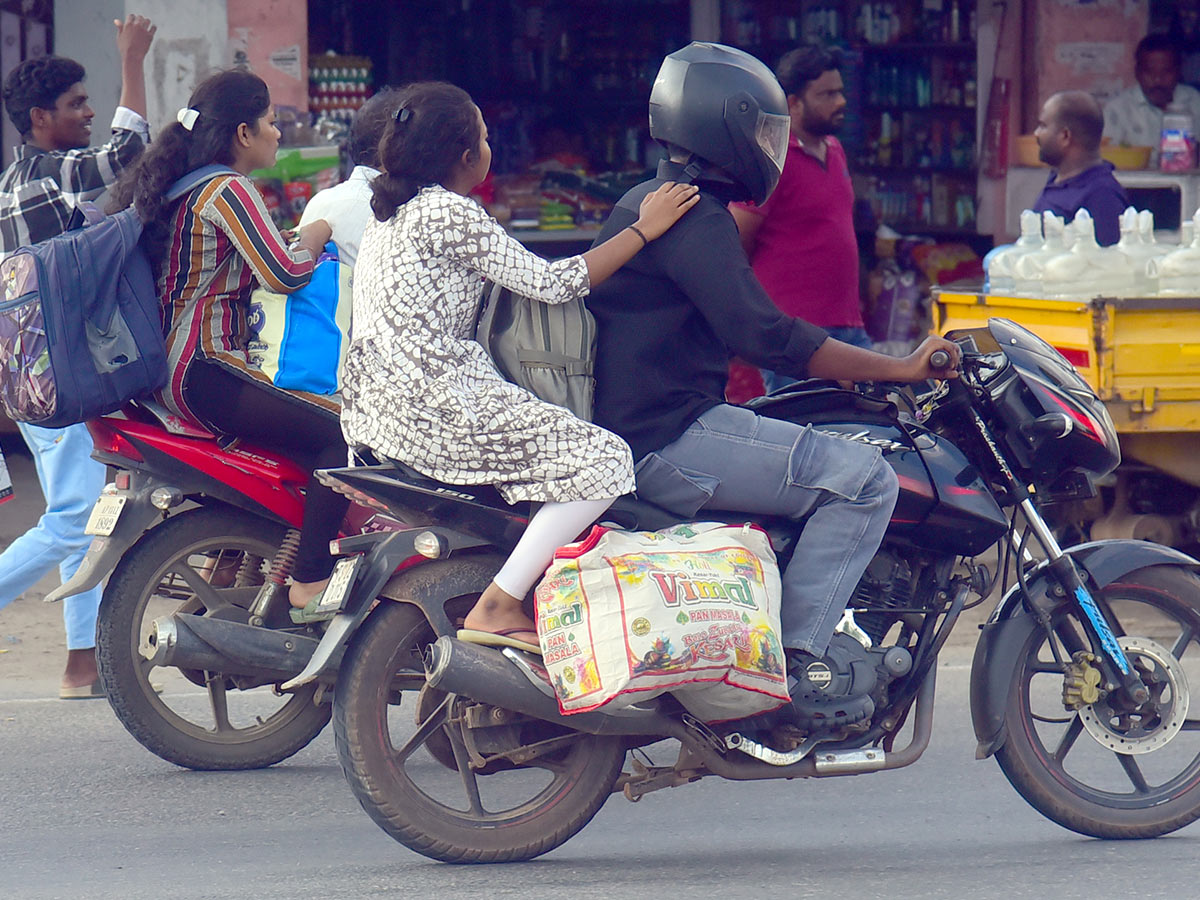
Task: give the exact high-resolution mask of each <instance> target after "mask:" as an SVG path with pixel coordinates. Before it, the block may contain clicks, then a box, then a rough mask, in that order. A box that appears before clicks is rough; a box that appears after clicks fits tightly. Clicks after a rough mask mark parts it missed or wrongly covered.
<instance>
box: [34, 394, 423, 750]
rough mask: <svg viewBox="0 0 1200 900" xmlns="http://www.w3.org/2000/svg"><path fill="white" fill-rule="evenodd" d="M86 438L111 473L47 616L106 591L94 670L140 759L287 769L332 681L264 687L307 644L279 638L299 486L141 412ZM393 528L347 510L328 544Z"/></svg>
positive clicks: (309, 628) (315, 636)
mask: <svg viewBox="0 0 1200 900" xmlns="http://www.w3.org/2000/svg"><path fill="white" fill-rule="evenodd" d="M88 428H89V430H90V431H91V433H92V438H93V440H94V442H95V452H94V453H93V456H94V457H95V458H96V459H98V460H100V461H101V462H104V463H106V464H107V465H109V466H111V467H113V468H114V469H115V470H116V472H115V476H114V477H113V478H112V480H111V481H110V483H109V484H107V485H106V486H105V488H104V490H103V492H102V494H101V496H100V497H99V499H98V500H97V502H96V506H95V508H94V509H93V512H92V515H91V518H90V521H89V522H88V526H87V531H88V533H89V534H92V535H94V539H93V542H92V546H91V547H90V549H89V550H88V553H87V555H86V557H85V558H84V561H83V563H82V564H81V565H80V567H79V570H78V572H77V573H76V574H75V576H74V577H73V578H72V579H71V580H70V581H69V582H67V584H65V585H63V586H62V587H61V588H59V589H58V590H56V591H54V592H53V593H52V594H50V596H48V597H47V600H57V599H61V598H62V597H65V596H70V595H72V594H76V593H79V592H81V591H84V590H87V589H88V588H91V587H94V586H95V585H97V584H99V583H100V581H101V580H103V579H104V578H105V576H109V580H108V585H107V587H106V588H105V590H104V595H103V600H102V601H101V604H100V613H99V618H98V624H97V640H96V656H97V662H98V664H99V668H100V675H101V679H102V683H103V685H104V690H105V693H106V695H107V696H108V700H109V702H110V703H111V704H112V708H113V710H114V711H115V712H116V714H117V717H118V718H119V719H120V720H121V722H122V724H123V725H124V726H125V727H126V728H127V729H128V730H129V732H130V733H131V734H132V735H133V736H134V737H135V738H137V740H138V741H140V742H141V743H142V744H143V745H144V746H145V747H146V748H148V749H149V750H150V751H151V752H153V753H155V754H157V755H158V756H160V757H162V758H163V759H165V760H167V761H169V762H172V763H175V764H177V765H180V766H185V767H188V768H192V769H250V768H259V767H262V766H269V765H272V764H274V763H277V762H279V761H280V760H283V759H286V758H287V757H289V756H291V755H292V754H294V753H296V752H297V751H298V750H300V749H301V748H303V747H304V746H306V745H307V744H308V743H309V742H310V741H311V740H312V739H313V738H314V737H316V736H317V734H319V733H320V732H321V729H323V728H324V727H325V724H326V723H327V722H328V721H329V715H330V707H329V697H328V687H329V685H330V684H332V681H333V678H334V677H335V675H336V665H334V666H329V667H327V668H326V672H327V673H328V674H327V675H326V676H325V677H323V679H321V680H316V681H313V682H311V683H309V684H306V685H304V686H303V687H300V688H298V689H296V690H294V691H291V692H283V691H281V690H279V689H278V687H277V685H279V684H280V683H281V682H284V681H287V680H288V679H290V678H293V677H295V676H296V675H297V674H299V673H300V672H301V671H302V670H303V669H304V667H305V665H306V664H307V663H308V661H309V658H310V657H311V656H312V653H313V651H314V650H315V649H316V647H317V644H318V641H319V638H320V636H321V631H320V626H319V625H297V624H294V623H293V622H292V620H291V618H290V615H289V613H290V609H291V606H290V604H289V603H288V597H287V581H288V576H289V574H290V572H291V568H292V565H293V563H294V562H295V558H296V548H297V544H298V542H299V538H300V533H299V528H300V520H301V516H302V514H303V510H304V491H303V489H304V486H305V484H306V483H307V481H308V473H307V472H306V471H304V470H303V469H302V468H301V467H300V466H298V465H297V464H295V463H294V462H292V461H291V460H290V459H287V458H285V457H283V456H281V455H280V454H278V453H276V452H274V451H272V450H269V449H267V448H265V447H260V446H254V445H251V444H248V443H244V442H241V441H234V442H233V443H232V444H222V443H220V442H218V440H217V439H216V438H214V437H213V436H212V435H210V434H208V433H207V432H204V431H202V430H199V429H196V428H194V427H191V426H189V425H187V424H186V423H184V422H181V421H180V420H179V418H178V417H176V416H173V415H171V414H170V413H168V412H167V410H165V409H164V408H162V407H160V406H157V405H155V404H152V403H147V402H139V403H135V404H131V405H129V406H127V407H126V408H125V409H123V410H122V411H121V412H120V413H117V414H114V415H110V416H105V417H103V418H99V419H95V420H93V421H91V422H89V423H88ZM364 497H365V495H364ZM359 499H362V498H359ZM372 502H373V505H375V506H376V507H379V506H381V505H380V504H378V503H377V502H375V501H372ZM403 528H404V526H403V525H402V524H401V523H400V522H399V521H397V520H396V519H395V518H394V517H392V516H391V515H388V514H386V513H385V512H382V511H379V510H378V509H371V508H369V507H368V506H365V505H359V504H356V503H352V504H351V505H350V508H349V511H348V512H347V515H346V518H345V521H344V522H343V524H342V534H343V535H358V534H363V533H369V532H375V531H384V530H387V531H395V530H402V529H403ZM110 573H111V575H110ZM217 648H220V649H217ZM170 670H177V671H178V672H179V673H181V674H182V676H183V678H184V679H187V681H186V682H185V681H183V680H181V679H180V678H179V677H178V675H175V674H173V672H172V671H170ZM187 682H191V683H193V684H195V685H197V686H199V687H201V688H203V689H204V692H205V693H206V694H207V698H206V699H204V698H202V697H201V696H200V694H199V692H197V691H195V690H194V689H192V690H188V688H189V687H190V685H188V684H187Z"/></svg>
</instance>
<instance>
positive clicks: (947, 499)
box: [812, 421, 1008, 556]
mask: <svg viewBox="0 0 1200 900" xmlns="http://www.w3.org/2000/svg"><path fill="white" fill-rule="evenodd" d="M812 427H813V430H814V431H819V432H822V433H825V434H829V435H830V436H833V437H838V438H841V439H842V440H851V441H857V442H860V443H864V444H870V445H872V446H875V447H878V448H879V449H880V450H881V451H882V452H883V458H884V459H885V460H886V461H887V463H888V464H889V465H890V466H891V467H892V469H893V471H895V473H896V478H897V479H898V480H899V482H900V493H899V496H898V497H897V499H896V509H895V511H894V512H893V513H892V522H891V526H890V527H889V532H890V533H891V534H893V535H896V536H903V537H904V538H905V539H907V540H910V541H912V543H914V544H916V545H918V546H922V547H929V548H931V549H935V550H939V551H942V552H945V551H947V550H948V551H950V552H952V553H956V554H959V555H962V556H974V555H975V554H977V553H982V552H983V551H984V550H986V549H987V548H988V547H990V546H991V545H992V544H994V543H996V541H998V540H999V539H1000V538H1001V537H1003V536H1004V532H1005V531H1007V530H1008V520H1007V519H1006V518H1005V516H1004V512H1003V511H1002V510H1001V509H1000V506H999V505H998V504H997V503H996V500H995V498H994V497H993V496H992V492H991V491H990V490H989V489H988V487H987V485H986V484H985V483H984V481H983V479H982V478H981V477H980V474H979V470H978V469H976V468H975V466H973V465H971V463H970V462H969V461H968V460H967V458H966V456H964V455H963V453H962V451H960V450H959V449H958V448H957V447H955V446H954V445H953V444H952V443H950V442H949V441H948V440H946V439H945V438H942V437H939V436H938V435H936V434H933V433H932V432H928V431H923V430H918V429H915V428H914V429H912V430H911V431H906V430H905V429H904V428H902V427H900V426H899V425H882V424H875V423H864V422H850V421H847V422H824V423H821V424H819V425H813V426H812Z"/></svg>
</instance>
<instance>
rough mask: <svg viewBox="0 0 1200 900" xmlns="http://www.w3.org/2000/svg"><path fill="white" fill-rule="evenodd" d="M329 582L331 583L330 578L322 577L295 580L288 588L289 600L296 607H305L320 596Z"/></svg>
mask: <svg viewBox="0 0 1200 900" xmlns="http://www.w3.org/2000/svg"><path fill="white" fill-rule="evenodd" d="M327 584H329V579H328V578H322V579H321V580H320V581H293V582H292V584H291V586H290V587H289V588H288V602H289V603H291V604H292V606H294V607H295V608H296V609H304V607H306V606H308V604H309V603H311V602H312V601H313V600H314V599H315V598H316V597H318V596H320V593H321V591H323V590H325V585H327Z"/></svg>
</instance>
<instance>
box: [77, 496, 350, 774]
mask: <svg viewBox="0 0 1200 900" xmlns="http://www.w3.org/2000/svg"><path fill="white" fill-rule="evenodd" d="M284 534H285V529H284V528H283V526H281V525H276V524H274V523H272V522H268V521H266V520H264V519H261V518H258V517H256V516H251V515H249V514H247V513H242V512H240V511H238V510H234V509H232V508H222V507H201V508H199V509H193V510H188V511H186V512H182V513H180V514H179V515H177V516H172V517H171V518H170V519H168V520H167V521H165V522H163V523H162V524H161V525H157V526H155V527H154V528H152V529H151V530H150V531H148V532H147V533H146V534H145V535H143V537H142V538H141V539H140V540H139V541H138V542H137V543H136V544H134V545H133V546H132V547H130V548H129V550H128V551H127V552H126V553H125V555H124V556H123V557H122V558H121V561H120V563H118V564H117V567H116V569H114V570H113V574H112V577H111V578H110V579H109V581H108V586H107V587H106V588H105V589H104V596H103V599H102V600H101V601H100V612H99V615H98V616H97V628H96V661H97V665H98V667H99V669H100V678H101V682H102V684H103V686H104V691H105V694H106V695H107V697H108V702H109V704H110V705H111V706H112V708H113V712H115V713H116V715H117V718H118V719H120V720H121V724H122V725H124V726H125V729H126V730H127V731H128V732H129V733H130V734H131V735H133V737H135V738H136V739H137V740H138V742H139V743H141V744H142V746H144V747H145V748H146V749H147V750H149V751H150V752H151V753H153V754H155V755H156V756H158V757H160V758H162V759H165V760H166V761H167V762H171V763H174V764H175V765H177V766H183V767H185V768H188V769H212V770H221V769H260V768H264V767H265V766H270V765H274V764H275V763H277V762H280V761H281V760H284V759H287V758H288V757H289V756H291V755H292V754H294V753H296V752H298V751H299V750H301V749H303V748H304V747H306V746H307V745H308V744H309V743H310V742H311V741H312V740H313V738H315V737H316V736H317V735H318V734H320V733H321V730H322V729H323V728H324V727H325V725H326V723H327V722H328V721H329V717H330V713H331V710H330V706H329V703H328V702H326V703H317V702H315V695H316V691H317V689H318V685H317V684H310V685H306V686H305V687H302V688H300V689H298V690H297V691H295V692H294V693H288V694H279V693H276V691H275V690H274V688H273V686H271V685H263V686H259V687H254V688H251V689H248V690H242V689H239V688H238V686H237V685H236V684H235V683H234V681H233V680H231V679H230V678H227V677H226V676H225V675H223V674H222V673H220V672H198V671H190V670H188V671H183V670H179V669H175V668H159V667H157V666H155V665H154V664H153V663H152V662H150V660H148V659H147V658H146V654H144V653H143V652H142V648H143V646H144V645H146V643H147V637H148V635H149V633H150V626H151V624H152V623H153V622H154V620H155V619H156V618H159V617H161V616H169V615H171V614H174V613H183V614H192V615H204V614H205V613H213V612H214V611H215V612H217V613H218V614H221V615H229V614H237V615H239V616H244V615H245V610H247V609H248V608H249V606H250V604H251V603H253V601H254V598H255V596H256V595H257V593H258V589H259V586H260V585H261V584H262V582H263V578H264V576H265V574H266V571H267V568H268V567H269V566H270V562H271V559H272V557H273V556H274V554H275V552H276V551H277V550H278V549H279V546H280V543H281V542H282V540H283V537H284ZM239 610H240V612H239ZM290 624H291V623H290V622H288V625H289V626H290ZM297 630H298V629H297ZM181 674H182V676H183V677H180V675H181ZM197 686H198V687H200V688H201V689H202V690H200V691H198V690H196V687H197Z"/></svg>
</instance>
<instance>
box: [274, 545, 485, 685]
mask: <svg viewBox="0 0 1200 900" xmlns="http://www.w3.org/2000/svg"><path fill="white" fill-rule="evenodd" d="M425 532H433V533H434V534H436V535H437V536H438V537H439V538H441V539H442V542H443V545H444V546H445V547H446V548H447V551H448V552H453V551H454V550H463V549H469V548H473V547H481V546H486V543H485V542H483V541H479V540H476V539H474V538H471V537H468V536H467V535H463V534H459V533H458V532H454V531H451V530H449V529H446V528H412V529H409V530H407V531H397V532H392V533H390V534H386V535H381V536H380V537H379V543H378V545H377V546H376V547H375V549H374V550H372V551H370V553H369V554H368V555H367V557H366V558H367V565H366V568H365V569H363V571H361V572H360V573H359V574H358V577H357V578H356V579H355V584H354V588H353V589H352V591H351V593H350V598H349V600H347V602H346V606H345V607H344V608H343V609H342V610H341V611H340V612H339V613H337V615H335V616H334V617H333V618H332V619H331V620H330V622H329V625H328V627H327V628H326V629H325V634H324V636H323V637H322V638H321V643H320V644H319V645H318V647H317V649H316V651H315V652H314V653H313V655H312V658H311V659H309V661H308V665H307V666H305V667H304V671H303V672H301V673H300V674H299V675H297V676H296V677H295V678H293V679H292V680H291V681H288V682H285V683H284V684H283V685H282V687H283V689H284V690H291V689H293V688H297V687H300V686H302V685H305V684H307V683H308V682H310V681H312V680H314V679H315V678H319V677H321V676H322V675H325V674H326V673H328V672H331V671H336V669H337V665H338V663H339V662H340V660H341V657H342V653H343V652H344V651H345V648H346V646H347V645H348V644H349V642H350V639H351V638H352V637H353V636H354V634H355V632H357V631H358V629H359V627H360V626H361V625H362V623H363V622H364V621H366V618H367V616H369V615H370V614H371V610H372V609H374V608H375V603H376V600H377V599H379V598H381V597H382V598H387V599H390V600H397V601H400V602H403V603H411V604H413V605H415V606H417V607H418V608H419V609H420V610H421V612H422V613H424V615H425V618H426V619H427V620H428V621H429V624H430V625H431V626H432V627H433V631H434V634H435V635H436V636H439V637H440V636H441V635H443V634H446V635H451V636H453V635H454V634H455V629H454V625H453V623H452V622H451V621H450V618H449V616H447V614H446V608H445V603H446V600H447V599H449V598H451V597H456V596H460V595H462V594H468V593H480V592H482V591H483V589H484V588H486V587H487V586H488V584H489V583H490V582H491V580H492V576H494V575H495V574H496V572H497V571H498V570H499V568H500V565H501V564H502V563H503V561H504V560H503V557H500V556H493V555H490V554H488V555H480V556H478V557H469V558H468V559H469V560H471V561H472V562H474V561H475V560H476V559H477V560H478V561H479V564H478V565H464V563H467V562H468V559H456V560H454V568H453V570H451V571H453V572H455V573H457V572H460V571H461V572H462V573H463V575H462V576H461V577H454V578H452V579H451V581H450V582H447V574H448V570H449V566H448V565H447V563H448V562H449V560H438V561H426V559H425V557H423V556H421V555H420V554H418V553H417V552H416V549H415V546H414V541H415V539H416V537H417V535H419V534H422V533H425ZM368 537H369V536H367V535H361V536H359V537H357V538H356V540H357V541H363V540H366V539H367V538H368ZM406 563H408V565H407V566H406V567H405V568H404V569H402V570H401V571H397V569H399V568H400V567H401V566H402V565H405V564H406Z"/></svg>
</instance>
